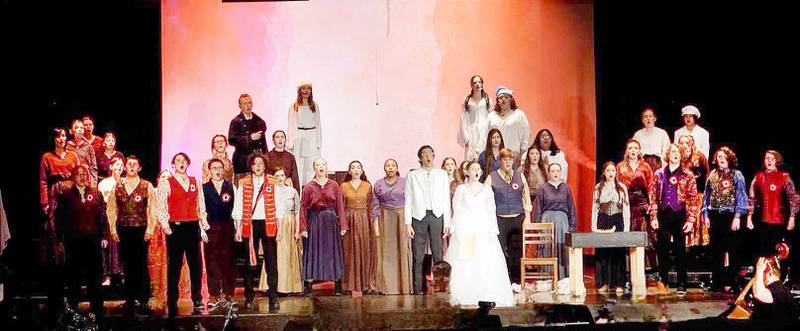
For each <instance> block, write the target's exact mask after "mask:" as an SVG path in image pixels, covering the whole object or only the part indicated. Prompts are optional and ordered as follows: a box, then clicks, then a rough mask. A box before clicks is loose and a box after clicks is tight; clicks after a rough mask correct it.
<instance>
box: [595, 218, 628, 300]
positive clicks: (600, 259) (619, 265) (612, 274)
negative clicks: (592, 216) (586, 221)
mask: <svg viewBox="0 0 800 331" xmlns="http://www.w3.org/2000/svg"><path fill="white" fill-rule="evenodd" d="M614 226H616V227H617V229H616V231H615V232H622V230H624V226H625V223H624V222H623V220H622V213H617V214H614V215H610V216H609V215H607V214H603V213H600V215H598V217H597V228H598V229H600V230H607V229H610V228H612V227H614ZM594 257H595V284H596V285H597V287H601V286H603V285H608V287H609V288H615V287H623V286H624V285H625V248H619V247H614V248H598V249H597V250H596V251H595V253H594Z"/></svg>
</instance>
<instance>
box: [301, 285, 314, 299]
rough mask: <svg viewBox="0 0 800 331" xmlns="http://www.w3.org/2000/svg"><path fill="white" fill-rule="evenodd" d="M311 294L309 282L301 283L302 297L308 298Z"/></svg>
mask: <svg viewBox="0 0 800 331" xmlns="http://www.w3.org/2000/svg"><path fill="white" fill-rule="evenodd" d="M313 294H314V293H313V289H312V287H311V282H310V281H305V282H303V295H305V296H309V297H310V296H312V295H313Z"/></svg>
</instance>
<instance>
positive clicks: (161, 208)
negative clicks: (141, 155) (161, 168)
mask: <svg viewBox="0 0 800 331" xmlns="http://www.w3.org/2000/svg"><path fill="white" fill-rule="evenodd" d="M190 164H191V160H190V159H189V156H188V155H186V153H183V152H180V153H178V154H175V156H173V157H172V167H173V168H174V169H175V173H174V175H173V176H172V177H169V178H167V179H163V180H161V182H159V183H158V190H157V191H156V208H157V209H156V210H157V217H158V221H159V223H160V224H161V230H162V231H163V232H164V234H165V235H166V236H167V238H166V241H167V255H168V258H167V309H168V312H169V316H170V317H175V316H176V315H177V313H178V297H179V295H180V293H179V291H178V281H179V280H180V275H181V267H182V266H183V258H184V255H185V256H186V262H187V264H189V279H190V280H189V281H190V283H191V286H192V303H193V307H194V309H195V310H198V309H201V308H203V302H202V295H201V293H200V289H201V285H202V284H201V280H200V276H201V269H200V264H201V263H202V262H201V260H200V240H201V239H202V240H203V241H205V242H208V236H207V235H206V230H208V229H209V228H210V227H209V225H208V215H207V214H206V203H205V199H204V198H203V196H204V194H203V187H202V186H201V185H198V183H197V179H195V178H194V177H192V176H189V175H187V174H186V169H187V168H188V166H189V165H190Z"/></svg>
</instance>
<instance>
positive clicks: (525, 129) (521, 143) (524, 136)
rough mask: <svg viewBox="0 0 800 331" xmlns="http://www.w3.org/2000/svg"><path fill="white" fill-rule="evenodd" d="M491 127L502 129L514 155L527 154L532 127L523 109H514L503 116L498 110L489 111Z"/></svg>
mask: <svg viewBox="0 0 800 331" xmlns="http://www.w3.org/2000/svg"><path fill="white" fill-rule="evenodd" d="M489 128H490V129H498V130H500V133H501V134H502V135H503V142H504V143H505V146H506V148H508V149H511V151H513V152H514V156H519V155H525V152H526V151H527V150H528V146H530V143H529V141H530V137H531V127H530V125H529V124H528V117H526V116H525V113H524V112H523V111H522V109H514V110H512V111H510V112H509V113H508V114H506V115H505V116H502V117H501V116H500V113H499V112H496V111H493V112H491V113H489Z"/></svg>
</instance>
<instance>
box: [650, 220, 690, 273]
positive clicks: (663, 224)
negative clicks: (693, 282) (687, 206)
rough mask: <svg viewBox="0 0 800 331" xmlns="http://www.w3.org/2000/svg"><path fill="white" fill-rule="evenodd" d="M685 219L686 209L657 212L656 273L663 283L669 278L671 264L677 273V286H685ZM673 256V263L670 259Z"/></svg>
mask: <svg viewBox="0 0 800 331" xmlns="http://www.w3.org/2000/svg"><path fill="white" fill-rule="evenodd" d="M685 221H686V211H685V210H684V211H679V212H676V211H672V210H664V211H659V212H658V242H657V243H656V252H657V254H658V275H659V276H660V277H661V281H663V282H664V283H665V284H666V283H668V280H669V271H670V269H672V266H673V264H675V266H676V271H677V273H678V286H682V287H686V278H687V271H686V235H685V234H684V233H683V223H684V222H685ZM672 256H674V257H675V263H673V261H672Z"/></svg>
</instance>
